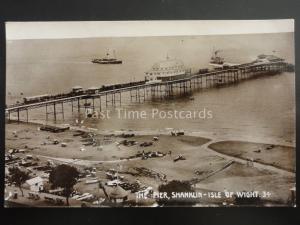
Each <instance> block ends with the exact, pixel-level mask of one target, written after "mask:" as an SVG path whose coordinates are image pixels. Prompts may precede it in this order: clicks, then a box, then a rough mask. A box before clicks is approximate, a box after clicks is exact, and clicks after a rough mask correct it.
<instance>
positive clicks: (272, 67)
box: [5, 62, 292, 122]
mask: <svg viewBox="0 0 300 225" xmlns="http://www.w3.org/2000/svg"><path fill="white" fill-rule="evenodd" d="M291 67H292V65H291V64H288V63H285V62H276V63H268V64H260V65H251V64H243V65H240V66H237V67H231V68H228V69H222V70H213V71H209V72H207V73H197V74H192V75H189V76H187V77H186V78H184V79H178V80H170V81H164V82H160V83H143V84H140V83H141V82H136V83H132V84H130V85H129V86H128V85H126V87H123V88H114V89H111V90H105V91H98V92H97V93H96V92H95V93H85V94H78V95H76V96H65V97H62V98H57V96H54V97H53V99H49V100H45V101H39V102H35V103H29V104H25V103H19V104H15V105H10V106H8V107H6V109H5V113H6V116H7V117H8V119H9V120H10V115H11V114H12V113H17V120H18V121H20V112H22V111H26V121H27V122H28V111H29V110H31V109H36V108H43V107H44V108H45V109H46V118H48V115H49V114H53V116H54V120H56V118H57V114H59V113H60V114H62V117H63V118H64V103H68V102H69V103H71V107H72V112H73V111H74V108H75V107H76V108H77V110H78V112H80V109H81V108H92V109H93V110H95V108H96V107H95V101H96V100H97V101H99V106H97V108H99V110H100V111H102V110H103V106H102V105H103V104H104V105H105V107H106V108H107V107H108V106H113V107H115V106H117V105H121V103H122V98H123V97H122V93H125V92H128V93H130V100H131V101H135V102H144V101H145V100H146V99H149V100H153V99H170V98H174V97H176V96H182V95H191V94H192V93H193V91H197V90H201V89H205V88H213V87H220V86H224V85H230V84H233V83H238V82H240V81H243V80H246V79H251V78H257V77H260V76H264V75H274V74H278V73H281V72H286V71H291ZM137 83H139V84H138V85H137ZM87 100H91V105H90V106H86V103H87ZM82 101H84V103H85V104H83V103H82ZM58 105H59V106H60V108H61V111H57V106H58ZM49 107H51V108H52V109H53V110H52V112H49V111H48V108H49Z"/></svg>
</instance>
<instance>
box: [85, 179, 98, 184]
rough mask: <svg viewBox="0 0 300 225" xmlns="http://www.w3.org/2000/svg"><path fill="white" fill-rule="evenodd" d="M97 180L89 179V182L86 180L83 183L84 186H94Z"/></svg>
mask: <svg viewBox="0 0 300 225" xmlns="http://www.w3.org/2000/svg"><path fill="white" fill-rule="evenodd" d="M98 182H99V181H98V179H90V180H86V181H85V184H95V183H98Z"/></svg>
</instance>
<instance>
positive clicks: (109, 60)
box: [92, 51, 122, 64]
mask: <svg viewBox="0 0 300 225" xmlns="http://www.w3.org/2000/svg"><path fill="white" fill-rule="evenodd" d="M92 63H98V64H122V60H120V59H117V58H116V52H115V51H113V57H111V56H110V54H109V51H107V52H106V56H105V58H101V59H93V60H92Z"/></svg>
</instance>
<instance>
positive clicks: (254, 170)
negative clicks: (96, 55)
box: [6, 122, 295, 204]
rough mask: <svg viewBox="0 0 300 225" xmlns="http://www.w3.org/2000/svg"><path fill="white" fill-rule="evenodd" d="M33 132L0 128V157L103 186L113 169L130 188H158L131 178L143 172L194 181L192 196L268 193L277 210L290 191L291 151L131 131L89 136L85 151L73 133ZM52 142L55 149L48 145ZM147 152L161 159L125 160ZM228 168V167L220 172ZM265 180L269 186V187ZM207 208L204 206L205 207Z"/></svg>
mask: <svg viewBox="0 0 300 225" xmlns="http://www.w3.org/2000/svg"><path fill="white" fill-rule="evenodd" d="M39 127H40V125H39V124H32V123H28V124H27V123H19V124H18V123H16V122H11V123H8V124H6V151H8V150H9V149H13V148H15V149H25V150H26V154H31V155H33V156H36V157H38V158H40V159H41V160H47V159H51V160H53V161H55V162H56V163H69V164H71V165H74V166H77V167H78V168H86V167H91V166H93V167H96V168H97V174H96V176H97V178H98V179H100V180H102V181H104V182H105V181H107V178H106V176H105V172H106V171H107V170H108V169H116V170H118V171H119V173H120V174H122V175H124V177H125V180H126V181H128V182H135V181H136V180H137V179H138V180H139V181H140V182H141V183H142V184H144V185H146V186H151V187H153V189H154V190H157V188H158V186H159V185H160V184H162V183H163V181H162V180H160V179H157V178H152V177H148V176H143V175H138V174H136V175H132V173H133V172H136V168H147V169H148V170H151V171H154V172H156V173H158V174H162V175H165V176H166V179H167V180H168V181H171V180H184V181H192V180H195V179H196V180H198V181H199V182H196V184H195V188H196V190H201V189H207V190H212V191H223V190H224V189H227V190H232V191H242V190H246V191H254V190H258V191H269V192H271V193H272V195H271V196H270V198H269V199H268V200H269V201H273V202H277V203H278V202H279V203H280V204H285V203H287V202H288V200H289V197H290V188H291V187H293V185H294V183H295V173H294V168H295V160H294V156H295V148H293V147H290V146H281V145H274V144H261V143H252V142H242V141H232V140H227V141H218V139H209V138H207V137H205V138H204V137H201V136H196V135H195V134H193V135H184V136H171V135H170V132H165V133H164V134H163V133H162V132H160V133H159V134H157V135H155V136H156V137H157V138H158V141H153V137H154V135H153V134H150V133H148V134H145V133H142V132H141V133H138V132H134V131H130V132H131V133H134V134H135V136H134V137H130V138H122V137H120V136H119V135H116V134H112V133H111V134H108V133H105V134H104V133H103V132H97V131H94V132H93V133H94V138H95V139H96V140H97V141H98V143H99V144H98V146H93V145H88V146H85V145H84V144H85V143H86V142H85V141H84V138H82V137H80V136H74V134H76V132H77V131H76V130H74V128H72V129H71V130H67V131H65V132H63V133H50V132H47V131H41V130H39ZM123 132H124V133H126V132H125V131H123ZM153 133H155V132H153ZM125 139H126V140H131V141H134V142H136V144H134V145H132V146H125V145H123V144H121V143H122V141H124V140H125ZM54 140H57V141H58V142H59V144H53V141H54ZM150 141H152V142H153V145H151V146H148V147H141V146H140V145H139V144H140V143H143V142H150ZM61 143H65V144H66V146H65V147H61V145H60V144H61ZM82 149H84V150H82ZM149 151H158V152H161V153H164V154H166V155H164V156H163V157H157V158H148V159H147V160H143V159H141V157H136V158H134V157H133V158H130V157H132V156H134V155H136V154H137V153H141V152H149ZM170 151H171V152H170ZM170 153H171V154H170ZM178 155H183V156H184V157H185V159H186V160H179V161H177V162H174V159H175V158H176V157H177V156H178ZM270 155H271V156H272V157H270ZM230 157H233V158H230ZM128 158H130V159H128ZM235 158H236V159H239V160H241V161H239V160H235ZM249 159H254V162H255V163H257V164H255V165H252V166H251V165H250V166H249V165H247V161H248V160H249ZM228 163H230V166H228V167H226V165H228ZM267 166H269V167H267ZM276 169H278V171H277V170H276ZM270 180H272V182H269V181H270ZM75 188H76V189H77V190H78V191H81V192H89V193H92V194H94V195H96V196H98V197H104V193H103V191H102V190H101V189H100V190H99V188H98V186H97V184H90V185H86V184H85V180H84V179H83V180H82V181H81V182H79V183H78V184H76V186H75ZM108 189H109V187H108ZM129 196H130V197H129V199H132V200H134V199H135V195H134V194H132V193H131V194H130V195H129ZM212 202H213V201H212ZM212 202H209V200H208V202H206V203H208V204H209V203H212ZM150 203H151V204H152V203H153V201H147V203H145V204H150Z"/></svg>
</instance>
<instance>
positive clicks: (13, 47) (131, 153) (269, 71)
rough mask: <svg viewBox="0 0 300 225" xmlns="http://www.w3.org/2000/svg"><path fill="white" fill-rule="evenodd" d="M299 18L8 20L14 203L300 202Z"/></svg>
mask: <svg viewBox="0 0 300 225" xmlns="http://www.w3.org/2000/svg"><path fill="white" fill-rule="evenodd" d="M294 64H295V56H294V20H291V19H286V20H248V21H247V20H219V21H200V20H198V21H106V22H103V21H98V22H97V21H82V22H63V21H62V22H7V23H6V108H5V118H6V120H5V207H128V206H132V207H171V206H172V207H177V206H189V207H212V206H213V207H216V206H217V207H236V206H261V207H266V206H271V207H273V206H288V207H293V206H295V205H296V178H295V177H296V171H295V168H296V157H295V155H296V149H295V148H296V141H295V139H296V138H295V133H296V131H295V120H296V119H295V117H296V112H295V69H294Z"/></svg>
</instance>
